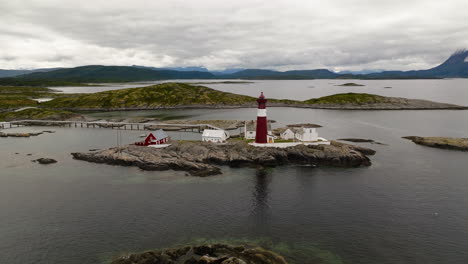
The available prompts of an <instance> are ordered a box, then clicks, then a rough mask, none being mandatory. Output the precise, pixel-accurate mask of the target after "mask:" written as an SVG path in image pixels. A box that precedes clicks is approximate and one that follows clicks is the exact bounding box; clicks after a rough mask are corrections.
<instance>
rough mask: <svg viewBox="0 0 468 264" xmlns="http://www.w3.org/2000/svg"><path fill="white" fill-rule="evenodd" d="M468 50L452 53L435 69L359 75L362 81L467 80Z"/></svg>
mask: <svg viewBox="0 0 468 264" xmlns="http://www.w3.org/2000/svg"><path fill="white" fill-rule="evenodd" d="M467 57H468V50H465V49H463V50H459V51H457V52H455V53H453V54H452V55H451V56H450V57H449V58H448V59H447V60H446V61H445V62H443V63H442V64H440V65H439V66H437V67H434V68H431V69H428V70H419V71H384V72H379V73H370V74H366V75H361V77H362V78H364V79H383V78H388V79H395V78H397V79H398V78H399V79H402V78H415V79H420V78H467V77H468V62H467V61H466V59H467Z"/></svg>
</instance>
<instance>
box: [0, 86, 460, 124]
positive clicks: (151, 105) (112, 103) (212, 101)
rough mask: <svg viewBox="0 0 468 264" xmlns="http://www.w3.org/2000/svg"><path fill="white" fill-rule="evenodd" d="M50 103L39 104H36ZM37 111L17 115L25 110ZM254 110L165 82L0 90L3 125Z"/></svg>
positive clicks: (390, 106) (315, 101) (367, 97)
mask: <svg viewBox="0 0 468 264" xmlns="http://www.w3.org/2000/svg"><path fill="white" fill-rule="evenodd" d="M43 98H51V99H52V100H50V101H44V102H41V103H39V102H38V100H40V99H43ZM268 105H269V107H296V108H312V109H337V110H424V109H427V110H429V109H438V110H443V109H450V110H466V109H468V107H466V106H460V105H454V104H445V103H438V102H432V101H428V100H418V99H406V98H398V97H386V96H380V95H374V94H366V93H341V94H334V95H329V96H323V97H320V98H312V99H308V100H304V101H297V100H288V99H269V100H268ZM25 107H26V108H27V107H29V108H30V107H35V108H34V109H26V110H22V111H16V110H19V109H22V108H25ZM243 107H249V108H253V107H256V98H255V97H251V96H246V95H239V94H233V93H228V92H222V91H218V90H214V89H211V88H208V87H205V86H201V85H194V84H187V83H162V84H157V85H151V86H147V87H138V88H128V89H120V90H112V91H105V92H98V93H89V94H61V93H55V92H54V91H53V90H51V89H49V88H41V87H0V121H11V120H25V119H29V120H32V119H34V120H40V119H42V120H69V119H82V118H83V114H84V113H83V112H82V111H93V112H100V111H122V110H123V111H125V110H155V109H199V108H220V109H227V108H243Z"/></svg>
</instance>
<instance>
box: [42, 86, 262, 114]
mask: <svg viewBox="0 0 468 264" xmlns="http://www.w3.org/2000/svg"><path fill="white" fill-rule="evenodd" d="M255 100H256V98H254V97H250V96H245V95H237V94H232V93H226V92H221V91H217V90H214V89H210V88H207V87H204V86H196V85H190V84H184V83H163V84H158V85H153V86H148V87H141V88H130V89H122V90H114V91H106V92H100V93H94V94H83V95H79V96H71V97H61V98H57V99H54V100H52V101H49V102H45V103H43V104H44V105H46V106H48V107H53V108H81V109H84V108H86V109H93V108H95V109H100V108H103V109H105V108H157V107H171V106H180V105H187V106H198V105H202V106H203V105H220V106H222V105H243V104H249V103H250V104H252V103H255Z"/></svg>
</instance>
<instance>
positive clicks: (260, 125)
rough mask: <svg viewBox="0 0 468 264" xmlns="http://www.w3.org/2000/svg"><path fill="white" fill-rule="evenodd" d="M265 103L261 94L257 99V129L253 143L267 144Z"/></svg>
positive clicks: (265, 100)
mask: <svg viewBox="0 0 468 264" xmlns="http://www.w3.org/2000/svg"><path fill="white" fill-rule="evenodd" d="M266 102H267V99H265V96H264V95H263V92H262V93H261V94H260V97H258V99H257V103H258V109H257V129H256V131H255V132H256V133H255V143H268V123H267V114H266Z"/></svg>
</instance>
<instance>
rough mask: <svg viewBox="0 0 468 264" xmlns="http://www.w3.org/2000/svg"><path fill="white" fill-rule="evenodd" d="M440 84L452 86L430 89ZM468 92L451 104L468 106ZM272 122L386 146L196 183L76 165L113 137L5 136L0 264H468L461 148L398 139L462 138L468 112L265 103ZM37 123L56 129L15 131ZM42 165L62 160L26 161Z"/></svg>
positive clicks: (81, 132)
mask: <svg viewBox="0 0 468 264" xmlns="http://www.w3.org/2000/svg"><path fill="white" fill-rule="evenodd" d="M444 81H445V82H447V83H450V82H454V83H458V82H460V80H451V81H446V80H436V81H434V82H444ZM294 82H295V81H294ZM360 82H361V81H360ZM362 82H363V81H362ZM383 82H385V81H383ZM408 82H410V81H408ZM424 82H425V81H424ZM461 82H464V80H463V81H461ZM281 83H284V82H283V81H281ZM386 85H387V84H384V83H381V84H379V86H386ZM456 85H458V84H454V85H453V86H454V87H456ZM215 86H216V87H218V85H213V87H215ZM221 86H222V87H221V88H219V89H225V90H227V89H233V90H235V89H238V90H241V89H245V90H243V91H246V92H244V93H245V94H248V93H247V90H248V89H250V90H248V91H249V93H252V95H254V94H256V93H257V90H260V89H263V88H262V87H260V88H259V87H256V86H255V85H253V84H248V85H241V84H236V85H221ZM394 86H395V85H394ZM229 87H231V88H229ZM277 87H280V84H278V86H277ZM291 87H294V85H293V84H291ZM366 87H367V86H366ZM430 87H438V86H437V85H436V84H432V86H430ZM298 89H299V88H298ZM304 89H305V88H304ZM311 89H313V88H311ZM337 89H344V88H342V87H340V88H337ZM354 89H358V88H352V89H349V90H354ZM359 89H361V88H359ZM364 89H371V88H369V87H367V88H364ZM376 89H377V88H376ZM387 89H388V88H387ZM387 89H383V88H382V89H380V88H379V91H387ZM394 89H396V88H393V89H388V91H396V90H394ZM414 89H421V91H424V92H420V94H421V95H424V96H425V97H437V96H436V95H430V93H432V92H433V91H434V89H435V90H437V89H439V88H427V90H424V89H423V88H422V87H420V88H414ZM251 90H253V91H251ZM299 90H300V89H299ZM405 91H406V90H405ZM269 92H270V93H271V94H272V93H273V90H271V91H269ZM459 92H460V93H461V92H462V90H461V88H457V89H455V90H450V89H448V88H446V93H447V95H445V97H444V98H446V99H447V98H456V97H457V95H456V94H457V93H459ZM408 93H411V92H408ZM413 93H416V92H413ZM454 93H455V94H454ZM291 94H292V92H291V93H289V92H288V93H284V94H283V97H291V96H292V95H291ZM406 95H407V94H398V96H406ZM279 96H280V95H279ZM294 96H295V95H294ZM408 97H409V96H408ZM466 98H467V97H464V98H458V99H457V100H460V101H459V102H458V103H460V104H465V105H468V102H466V101H465V102H463V99H464V100H467V99H466ZM446 99H444V100H442V99H441V100H438V101H445V102H448V101H449V100H446ZM454 100H455V99H454ZM255 113H256V111H255V109H230V110H222V109H219V110H203V109H201V110H171V111H168V110H166V111H139V112H129V113H118V112H115V113H106V114H95V116H101V117H102V116H106V115H107V116H109V115H113V116H124V115H132V116H164V117H165V118H171V117H173V118H184V119H252V118H254V117H255ZM268 115H269V118H271V119H274V120H276V121H277V123H275V126H282V125H284V124H289V123H297V122H313V123H318V124H321V125H323V126H324V127H323V128H320V129H319V133H320V135H321V136H323V137H325V138H328V139H336V138H343V137H360V138H371V139H374V140H377V141H379V142H382V143H385V144H387V145H374V144H361V145H363V146H368V147H371V148H373V149H375V150H377V154H376V155H375V156H372V157H371V159H372V162H373V165H372V166H371V167H366V168H352V169H343V168H311V167H295V166H290V167H280V168H275V169H273V170H271V171H270V173H269V174H267V175H260V174H257V173H256V172H255V170H252V169H231V168H226V167H225V168H223V175H220V176H215V177H209V178H196V177H187V176H185V174H184V173H183V172H173V171H166V172H145V171H141V170H139V169H137V168H130V167H118V166H109V165H102V164H93V163H87V162H83V161H76V160H73V159H72V158H71V156H70V153H71V152H75V151H87V150H89V149H92V148H107V147H111V146H115V145H116V142H117V133H118V132H117V131H116V130H108V129H74V128H73V129H70V128H52V129H53V130H55V131H56V133H54V134H44V135H40V136H38V137H31V138H0V157H1V158H0V263H72V264H74V263H76V264H78V263H80V264H82V263H103V262H105V261H106V260H108V259H109V258H111V257H112V256H115V255H116V254H119V253H122V252H129V251H142V250H147V249H151V248H159V247H168V246H172V245H174V244H178V243H190V242H193V241H200V240H205V239H211V240H215V241H221V240H227V241H251V242H259V243H267V244H269V245H270V246H273V248H275V249H277V250H278V251H279V252H282V253H284V254H285V255H286V256H287V257H289V259H290V260H292V261H295V263H314V262H312V261H313V259H314V258H313V255H314V254H316V253H317V250H318V249H320V250H323V251H320V253H322V254H321V256H323V257H324V260H323V263H365V264H377V263H379V264H381V263H383V264H386V263H388V264H394V263H441V264H442V263H443V264H459V263H460V264H461V263H467V262H468V251H467V250H466V249H467V248H468V221H467V219H468V197H467V193H468V176H467V173H466V171H468V163H467V162H466V161H467V160H468V153H467V152H458V151H449V150H440V149H433V148H427V147H424V146H419V145H416V144H413V143H412V142H410V141H407V140H404V139H401V137H402V136H407V135H421V136H439V135H440V136H455V137H467V131H468V122H467V120H468V111H332V110H314V109H294V108H270V109H269V110H268ZM43 129H46V130H49V129H51V128H40V127H35V128H20V129H14V130H11V131H40V130H43ZM141 133H142V132H141V131H140V132H139V131H122V132H121V137H122V140H123V142H124V143H130V142H133V141H136V140H138V135H139V134H141ZM171 136H172V137H173V138H176V139H177V138H191V139H197V138H200V134H186V133H177V132H172V133H171ZM15 153H18V154H15ZM27 154H32V155H31V156H28V155H27ZM39 157H51V158H55V159H57V160H58V161H59V162H58V163H57V164H53V165H48V166H43V165H39V164H36V163H33V162H31V160H32V159H36V158H39ZM297 256H300V257H303V258H305V259H306V260H305V261H304V260H302V261H301V260H298V259H297V258H298V257H297ZM340 259H341V261H340Z"/></svg>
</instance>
